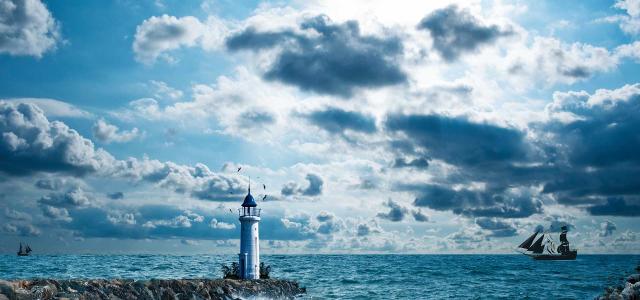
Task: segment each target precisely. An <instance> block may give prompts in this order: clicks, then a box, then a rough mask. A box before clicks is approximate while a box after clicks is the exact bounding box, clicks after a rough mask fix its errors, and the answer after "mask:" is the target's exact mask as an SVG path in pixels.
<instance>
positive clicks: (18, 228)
mask: <svg viewBox="0 0 640 300" xmlns="http://www.w3.org/2000/svg"><path fill="white" fill-rule="evenodd" d="M2 231H4V232H5V233H6V234H11V235H18V236H24V237H27V236H39V235H40V234H41V231H40V229H38V228H37V227H35V226H33V225H31V224H22V223H19V224H16V223H7V224H4V226H3V227H2Z"/></svg>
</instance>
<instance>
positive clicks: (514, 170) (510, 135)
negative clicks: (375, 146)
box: [385, 115, 555, 218]
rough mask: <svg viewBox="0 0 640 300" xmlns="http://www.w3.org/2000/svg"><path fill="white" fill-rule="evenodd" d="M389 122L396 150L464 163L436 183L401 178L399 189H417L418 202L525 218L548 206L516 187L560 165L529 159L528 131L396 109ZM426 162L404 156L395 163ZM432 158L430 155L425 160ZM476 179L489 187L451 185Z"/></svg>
mask: <svg viewBox="0 0 640 300" xmlns="http://www.w3.org/2000/svg"><path fill="white" fill-rule="evenodd" d="M385 128H386V130H387V131H388V132H390V133H392V134H393V136H394V139H395V141H394V143H391V144H390V147H391V149H392V151H394V152H397V153H400V154H402V152H403V150H404V149H410V151H411V156H418V157H429V159H439V160H443V161H445V162H446V163H448V164H452V165H455V166H457V167H458V169H457V170H456V171H455V172H451V173H450V174H448V175H447V176H446V177H444V178H437V183H434V184H423V185H404V184H397V185H396V189H398V190H406V191H410V192H412V193H413V194H414V195H415V197H416V198H415V201H414V205H415V206H418V207H429V208H431V209H435V210H440V211H451V212H453V213H455V214H459V215H464V216H469V217H502V218H525V217H528V216H531V215H532V214H536V213H539V212H541V211H542V204H541V203H540V201H539V200H538V199H536V198H535V197H533V196H532V195H529V194H526V193H525V194H520V193H518V192H513V191H510V189H511V188H513V187H523V188H528V187H530V186H532V185H537V184H540V182H543V181H544V180H545V179H546V178H547V177H549V176H551V174H553V172H554V171H555V167H552V168H550V167H548V166H547V165H546V164H537V165H536V166H527V165H525V163H530V162H532V157H531V156H532V155H530V152H533V151H532V149H531V148H532V147H533V145H531V144H530V143H529V142H528V141H527V140H526V139H525V134H524V133H523V132H521V131H519V130H516V129H513V128H506V127H500V126H497V125H493V124H489V123H476V122H471V121H469V120H467V119H465V118H460V117H457V118H453V117H447V116H441V115H391V116H388V117H387V120H386V122H385ZM396 145H401V146H402V147H397V146H396ZM401 157H402V156H401ZM420 163H421V161H420V160H418V161H415V160H414V161H412V162H411V163H409V162H406V161H404V160H402V161H399V162H397V163H395V164H394V165H397V166H405V165H415V164H418V165H420ZM427 163H428V161H427V160H426V159H425V160H424V161H423V162H422V165H423V166H426V165H428V164H427ZM472 182H483V183H484V184H485V187H484V188H483V189H482V190H475V189H474V190H470V189H465V188H462V189H456V190H454V189H452V188H450V186H451V185H453V184H462V185H469V184H470V183H472Z"/></svg>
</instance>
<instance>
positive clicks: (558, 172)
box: [0, 0, 640, 254]
mask: <svg viewBox="0 0 640 300" xmlns="http://www.w3.org/2000/svg"><path fill="white" fill-rule="evenodd" d="M639 36H640V1H638V0H616V1H601V0H597V1H596V0H593V1H538V0H536V1H498V0H495V1H474V0H470V1H415V2H413V1H376V0H374V1H364V0H362V1H359V0H354V1H336V0H312V1H289V2H287V1H282V2H280V1H278V2H262V1H230V0H204V1H177V0H176V1H171V0H154V1H151V0H148V1H133V0H116V1H79V0H70V1H59V0H51V1H41V0H0V133H1V136H0V253H13V252H15V251H16V249H17V245H18V243H20V242H24V243H29V244H30V245H31V246H32V248H33V249H34V250H35V252H36V253H52V254H56V253H98V254H118V253H163V254H193V253H211V254H235V253H237V248H238V236H239V221H238V214H237V209H238V208H239V206H240V204H241V202H242V199H243V198H244V196H245V195H246V193H247V188H248V185H249V181H251V187H252V190H251V192H252V195H253V196H254V197H255V198H256V199H257V200H258V206H259V208H261V209H262V220H261V222H260V236H261V250H262V252H263V253H282V254H287V253H291V254H296V253H513V249H514V248H515V247H516V246H517V245H518V244H519V243H520V242H522V241H523V240H524V239H526V237H528V236H529V235H530V234H531V233H533V232H534V231H536V230H545V231H547V232H549V233H552V234H555V233H557V232H559V230H560V227H562V226H568V228H569V230H570V231H569V235H568V236H569V240H570V241H571V242H572V247H575V248H578V249H579V251H580V252H581V253H639V252H640V232H639V230H640V222H638V217H639V216H640V131H638V128H640V68H639V65H638V64H639V62H640V41H638V37H639Z"/></svg>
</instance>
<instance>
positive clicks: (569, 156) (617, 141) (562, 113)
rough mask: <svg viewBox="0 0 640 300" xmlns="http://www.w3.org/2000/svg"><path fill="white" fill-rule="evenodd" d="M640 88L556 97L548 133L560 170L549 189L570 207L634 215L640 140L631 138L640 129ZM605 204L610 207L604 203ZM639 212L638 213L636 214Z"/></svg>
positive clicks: (550, 110) (546, 190)
mask: <svg viewBox="0 0 640 300" xmlns="http://www.w3.org/2000/svg"><path fill="white" fill-rule="evenodd" d="M638 110H640V84H634V85H625V86H623V87H621V88H619V89H615V90H606V89H601V90H597V91H596V92H595V93H593V94H588V93H586V92H584V91H582V92H567V93H555V94H554V101H553V102H552V103H550V104H549V105H548V106H547V112H548V114H549V116H550V121H549V122H547V123H546V124H544V125H542V128H541V129H542V130H545V131H546V132H547V136H549V137H550V141H549V144H551V145H562V146H561V147H559V148H558V149H557V151H556V153H555V156H556V157H558V158H557V160H558V162H559V163H563V165H565V166H566V168H563V169H560V170H559V171H558V172H556V173H555V174H554V175H555V176H554V178H553V180H551V181H549V182H547V183H546V184H545V185H544V190H543V192H544V193H553V194H554V195H556V197H557V198H558V200H559V201H561V202H562V203H565V204H568V205H584V204H590V203H591V204H597V206H594V207H593V208H592V209H588V211H589V212H591V213H592V214H598V215H604V214H610V215H615V214H623V215H624V214H634V212H633V211H634V208H635V205H627V204H626V202H627V201H631V200H632V198H633V197H632V196H634V195H637V194H638V193H640V188H639V186H640V179H639V178H640V140H638V139H634V138H629V137H631V136H634V134H635V133H634V132H635V131H636V130H637V128H638V127H639V126H640V117H639V116H638V115H637V114H636V113H635V112H637V111H638ZM603 203H604V204H603ZM636 211H637V209H636Z"/></svg>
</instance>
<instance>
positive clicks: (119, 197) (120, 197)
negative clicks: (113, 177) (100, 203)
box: [107, 192, 124, 200]
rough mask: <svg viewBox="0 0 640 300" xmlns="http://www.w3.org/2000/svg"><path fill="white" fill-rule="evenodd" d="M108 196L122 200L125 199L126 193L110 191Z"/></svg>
mask: <svg viewBox="0 0 640 300" xmlns="http://www.w3.org/2000/svg"><path fill="white" fill-rule="evenodd" d="M107 197H109V199H113V200H120V199H124V193H123V192H114V193H108V194H107Z"/></svg>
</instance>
